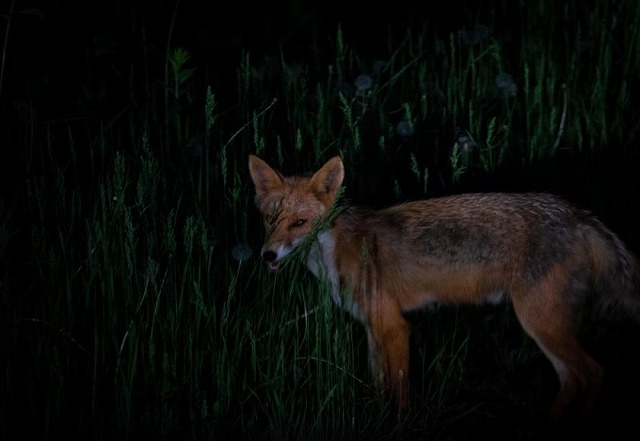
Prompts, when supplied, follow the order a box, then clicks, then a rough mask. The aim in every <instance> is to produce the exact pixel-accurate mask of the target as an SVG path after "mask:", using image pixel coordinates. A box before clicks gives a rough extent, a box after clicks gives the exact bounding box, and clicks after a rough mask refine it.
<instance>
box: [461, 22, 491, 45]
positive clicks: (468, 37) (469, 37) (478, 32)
mask: <svg viewBox="0 0 640 441" xmlns="http://www.w3.org/2000/svg"><path fill="white" fill-rule="evenodd" d="M489 34H490V32H489V28H488V27H486V26H485V25H476V26H474V28H473V29H471V30H470V31H463V32H462V40H463V41H464V42H465V44H468V45H470V46H473V45H475V44H478V43H482V42H483V41H485V40H486V39H487V38H489Z"/></svg>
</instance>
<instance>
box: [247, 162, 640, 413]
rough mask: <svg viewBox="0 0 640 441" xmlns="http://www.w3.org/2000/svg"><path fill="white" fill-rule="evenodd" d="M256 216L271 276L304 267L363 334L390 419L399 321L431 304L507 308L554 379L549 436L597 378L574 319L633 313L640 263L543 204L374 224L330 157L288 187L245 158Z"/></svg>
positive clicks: (403, 216)
mask: <svg viewBox="0 0 640 441" xmlns="http://www.w3.org/2000/svg"><path fill="white" fill-rule="evenodd" d="M248 165H249V174H250V176H251V179H252V181H253V184H254V187H255V204H256V206H257V208H258V210H259V212H260V213H261V215H262V220H263V223H264V227H265V231H266V234H265V241H264V245H263V246H262V250H261V257H262V258H263V259H264V261H265V262H266V265H267V268H268V270H270V271H273V272H275V271H278V270H279V269H280V267H281V265H282V263H283V261H284V260H285V258H287V256H289V255H292V254H296V253H295V251H296V250H298V249H301V248H302V246H303V244H305V243H309V244H310V246H309V249H308V252H306V253H305V254H301V255H302V256H303V259H304V261H305V264H306V266H307V268H308V269H309V270H310V271H311V273H313V274H314V275H315V276H316V277H317V278H319V279H320V280H323V281H325V282H327V283H328V286H329V291H330V293H331V294H330V295H331V297H332V300H333V303H335V304H336V305H337V306H338V307H341V308H343V309H345V310H346V311H347V312H348V313H349V314H350V315H351V316H352V317H353V318H354V319H355V320H357V321H358V322H360V323H361V324H362V325H363V326H364V328H365V330H366V337H367V344H368V354H369V366H370V371H371V375H372V377H373V381H374V384H375V386H376V388H377V390H379V391H380V393H381V395H384V396H387V398H388V400H390V403H391V405H392V406H393V408H394V409H395V410H396V411H397V416H398V417H400V415H401V414H402V413H406V411H407V410H408V387H409V372H408V369H409V353H410V349H409V338H410V324H409V321H408V319H407V313H409V312H411V311H415V310H419V309H422V308H426V307H428V306H429V305H434V304H437V303H444V304H482V303H487V302H488V303H498V302H501V301H509V302H510V303H511V304H512V309H513V311H514V312H515V315H516V317H517V319H518V321H519V323H520V325H521V327H522V329H523V330H524V332H525V333H526V334H527V335H528V336H529V337H531V338H532V339H533V340H534V341H535V343H536V344H537V346H538V347H539V348H540V350H541V352H542V353H543V354H544V355H545V356H546V358H547V359H548V360H549V362H550V363H551V365H552V366H553V368H554V370H555V373H556V375H557V379H558V391H557V394H556V396H555V399H554V400H553V402H552V403H551V404H550V407H549V409H548V412H547V417H546V418H547V420H546V421H547V423H548V424H549V425H554V424H556V423H558V422H559V421H561V420H563V418H566V415H567V414H568V413H569V411H570V409H576V412H577V413H578V414H579V415H581V416H583V417H585V418H588V417H589V416H591V415H593V413H594V408H595V405H596V401H597V397H598V394H599V392H600V390H601V388H602V383H603V376H604V370H603V367H602V366H601V365H600V364H599V363H598V362H596V361H595V359H594V358H593V357H592V356H591V355H589V354H588V353H587V352H586V350H585V349H584V348H583V346H582V345H581V343H580V341H579V337H578V330H579V324H580V321H581V320H580V317H581V311H583V309H584V308H585V306H586V305H588V304H590V303H589V302H590V299H592V300H591V303H593V302H594V301H595V304H597V305H599V306H600V308H602V309H614V310H618V309H620V310H624V311H626V313H628V314H630V315H631V316H632V317H634V318H637V317H638V314H639V312H640V263H639V261H638V258H637V256H636V255H635V254H634V253H633V252H632V251H631V250H630V248H629V247H628V246H627V245H626V244H625V243H623V241H622V240H621V239H620V238H619V237H618V236H617V235H616V234H615V233H614V232H612V231H611V230H610V229H609V228H607V227H606V226H605V225H604V224H603V223H602V222H601V221H600V220H598V219H597V218H596V216H595V215H593V214H591V213H590V212H589V211H587V210H584V209H582V208H577V207H576V206H574V205H572V204H570V203H569V202H568V201H567V200H566V199H565V198H563V197H560V196H555V195H552V194H549V193H544V192H523V193H515V192H512V193H509V192H503V193H501V192H489V193H463V194H454V195H449V196H440V197H433V198H427V199H424V200H413V201H408V202H401V203H399V204H396V205H392V206H389V207H387V208H382V209H378V210H372V209H369V208H366V207H359V206H354V205H351V204H345V203H343V202H342V198H341V197H340V196H341V189H342V185H343V180H344V176H345V171H344V164H343V162H342V159H341V158H340V156H334V157H332V158H330V159H329V160H328V161H327V162H326V163H324V165H322V166H321V167H320V168H319V169H317V171H315V172H314V173H312V174H309V175H304V176H285V175H283V174H282V173H281V172H279V171H278V170H276V169H274V168H272V167H271V166H270V165H268V164H267V162H265V161H264V160H263V159H261V158H259V157H258V156H256V155H253V154H250V155H249V158H248Z"/></svg>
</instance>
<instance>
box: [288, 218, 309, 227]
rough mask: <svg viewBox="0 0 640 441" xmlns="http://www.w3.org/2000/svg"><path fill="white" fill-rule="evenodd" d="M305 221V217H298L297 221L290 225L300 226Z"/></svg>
mask: <svg viewBox="0 0 640 441" xmlns="http://www.w3.org/2000/svg"><path fill="white" fill-rule="evenodd" d="M306 223H307V220H306V219H298V220H297V221H295V222H294V223H292V224H291V226H292V227H301V226H303V225H304V224H306Z"/></svg>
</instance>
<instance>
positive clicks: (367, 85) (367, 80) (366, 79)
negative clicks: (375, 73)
mask: <svg viewBox="0 0 640 441" xmlns="http://www.w3.org/2000/svg"><path fill="white" fill-rule="evenodd" d="M354 84H355V85H356V89H358V92H364V91H365V90H369V89H371V87H372V86H373V78H371V76H369V75H367V74H362V75H358V77H357V78H356V80H355V82H354Z"/></svg>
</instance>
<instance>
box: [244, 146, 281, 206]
mask: <svg viewBox="0 0 640 441" xmlns="http://www.w3.org/2000/svg"><path fill="white" fill-rule="evenodd" d="M249 173H250V174H251V180H252V181H253V185H255V187H256V196H257V197H258V198H259V199H262V198H263V197H264V196H266V195H268V194H269V193H272V192H274V191H277V190H279V189H280V188H281V187H282V183H283V181H282V175H281V174H280V173H279V172H277V171H276V170H274V169H272V168H271V167H269V164H267V163H266V162H265V161H263V160H262V159H260V158H258V157H257V156H256V155H249Z"/></svg>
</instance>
